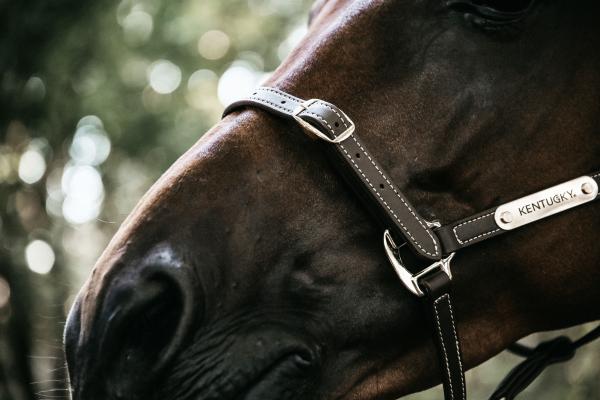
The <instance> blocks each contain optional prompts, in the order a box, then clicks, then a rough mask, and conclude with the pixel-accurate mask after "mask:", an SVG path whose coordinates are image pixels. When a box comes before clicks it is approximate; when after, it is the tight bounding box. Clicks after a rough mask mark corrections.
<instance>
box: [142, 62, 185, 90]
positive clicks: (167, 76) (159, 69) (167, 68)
mask: <svg viewBox="0 0 600 400" xmlns="http://www.w3.org/2000/svg"><path fill="white" fill-rule="evenodd" d="M148 81H149V82H150V87H151V88H152V89H153V90H154V91H155V92H156V93H160V94H169V93H172V92H174V91H175V89H177V88H178V87H179V84H180V83H181V69H179V67H178V66H177V65H175V64H173V63H172V62H171V61H168V60H158V61H156V62H154V63H152V65H150V67H149V69H148Z"/></svg>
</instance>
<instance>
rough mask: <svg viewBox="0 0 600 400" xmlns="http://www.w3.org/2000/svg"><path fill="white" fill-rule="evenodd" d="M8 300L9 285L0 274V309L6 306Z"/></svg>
mask: <svg viewBox="0 0 600 400" xmlns="http://www.w3.org/2000/svg"><path fill="white" fill-rule="evenodd" d="M9 301H10V285H9V284H8V282H7V281H6V279H4V278H3V277H1V276H0V309H2V308H4V307H6V305H7V304H8V302H9Z"/></svg>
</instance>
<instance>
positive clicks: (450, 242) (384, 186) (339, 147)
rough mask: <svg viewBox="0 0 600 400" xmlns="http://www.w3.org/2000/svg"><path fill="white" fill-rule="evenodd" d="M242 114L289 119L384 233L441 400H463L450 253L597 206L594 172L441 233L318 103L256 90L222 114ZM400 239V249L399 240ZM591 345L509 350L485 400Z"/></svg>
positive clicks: (562, 342) (339, 115)
mask: <svg viewBox="0 0 600 400" xmlns="http://www.w3.org/2000/svg"><path fill="white" fill-rule="evenodd" d="M247 106H254V107H258V108H261V109H263V110H266V111H268V112H270V113H273V114H276V115H279V116H282V117H285V118H289V119H292V120H294V121H296V122H297V123H298V124H299V125H300V126H301V127H302V128H303V129H304V131H306V132H307V133H308V134H309V135H311V136H313V137H316V138H319V139H321V140H322V141H323V142H324V143H325V150H326V151H327V154H328V156H329V158H330V159H331V161H332V162H333V165H334V167H335V168H336V170H337V171H338V172H339V173H340V174H341V176H342V177H343V178H344V179H345V180H346V181H347V182H348V183H349V185H350V187H351V188H352V189H353V190H354V191H355V192H356V194H357V195H358V196H359V197H360V198H361V199H362V201H363V203H364V204H365V206H366V207H367V208H368V209H369V211H371V213H372V214H373V215H374V216H375V217H376V218H377V219H378V220H379V222H380V224H381V226H382V227H383V239H382V240H383V249H384V252H385V254H386V256H387V258H388V260H389V261H390V264H391V265H392V267H393V268H394V269H395V271H396V273H397V274H398V277H399V278H400V281H401V282H402V283H403V284H404V286H405V287H406V288H407V289H408V290H409V291H410V292H411V293H413V294H414V295H416V296H418V297H421V298H423V299H424V301H425V304H426V307H427V309H428V312H427V314H428V316H429V319H430V321H431V326H432V329H433V331H434V338H435V343H436V345H437V348H438V353H439V362H440V369H441V371H442V382H443V385H444V396H445V398H446V399H447V400H464V399H466V396H467V395H466V387H465V378H464V368H463V363H462V355H461V346H460V341H459V336H458V334H457V331H456V326H455V322H454V312H453V308H452V295H451V287H452V285H451V283H452V272H451V269H450V262H451V260H452V258H453V257H454V254H455V252H457V251H459V250H462V249H463V248H465V247H468V246H471V245H474V244H476V243H479V242H481V241H484V240H487V239H490V238H493V237H495V236H498V235H501V234H503V233H506V232H509V231H511V230H513V229H516V228H519V227H521V226H523V225H527V224H530V223H532V222H535V221H538V220H540V219H542V218H546V217H548V216H551V215H553V214H557V213H560V212H563V211H566V210H568V209H571V208H573V207H578V206H580V205H583V204H586V203H589V202H592V201H595V200H598V199H599V198H600V196H599V195H598V186H599V185H600V172H597V173H592V174H589V175H583V176H581V177H579V178H575V179H572V180H570V181H568V182H563V183H561V184H558V185H556V186H553V187H550V188H547V189H544V190H542V191H539V192H537V193H534V194H531V195H529V196H525V197H522V198H520V199H517V200H514V201H511V202H509V203H505V204H502V205H500V206H498V207H494V208H491V209H488V210H485V211H482V212H480V213H478V214H475V215H472V216H470V217H468V218H465V219H462V220H460V221H456V222H453V223H451V224H448V225H443V226H442V225H441V224H440V223H439V222H437V221H427V220H425V219H424V218H423V217H421V216H420V215H419V214H418V212H417V211H416V209H415V208H414V207H413V206H412V205H411V204H410V202H409V201H408V199H407V198H406V196H404V195H403V194H402V192H401V191H400V190H399V189H398V188H397V187H396V186H395V185H394V183H393V181H392V179H391V178H390V177H389V175H388V174H387V173H386V172H385V170H384V169H383V168H382V167H381V166H380V165H379V163H377V161H376V160H375V158H374V157H373V155H372V154H371V153H370V152H369V151H368V150H367V148H366V146H365V145H364V144H363V143H362V142H361V140H360V138H359V137H358V136H357V133H356V126H355V124H354V123H353V122H352V120H350V118H348V116H347V115H346V114H345V113H344V112H343V111H341V110H340V109H339V108H338V107H336V106H335V105H333V104H331V103H328V102H325V101H323V100H318V99H312V100H307V101H303V100H301V99H299V98H297V97H294V96H292V95H289V94H287V93H285V92H282V91H281V90H277V89H274V88H269V87H261V88H258V89H256V90H255V91H254V92H253V93H252V95H251V96H249V97H248V98H246V99H243V100H240V101H237V102H235V103H233V104H231V105H230V106H229V107H227V109H226V110H225V112H224V115H227V114H229V113H231V112H232V111H234V110H238V109H240V108H242V107H247ZM400 238H401V239H402V241H400V240H398V239H400ZM397 240H398V241H397ZM397 243H398V244H397ZM400 243H401V244H400ZM597 337H600V327H598V328H596V329H594V330H593V331H591V332H590V333H588V334H587V335H586V336H584V337H582V338H581V339H579V340H577V341H571V340H569V339H568V338H565V337H559V338H556V339H554V340H551V341H548V342H545V343H542V344H540V345H538V346H537V347H536V348H534V349H530V348H527V347H524V346H522V345H514V346H513V347H512V348H511V350H512V351H513V352H515V353H516V354H520V355H522V356H524V357H526V360H525V361H524V362H523V363H521V364H520V365H518V366H517V367H516V368H514V369H513V370H512V371H511V372H510V374H509V375H508V376H507V377H506V378H505V379H504V380H503V381H502V383H501V384H500V385H499V387H498V388H497V389H496V391H495V392H494V394H492V396H491V399H495V400H501V399H513V398H514V397H515V396H516V395H517V394H519V393H520V392H521V391H522V390H524V389H525V388H526V387H527V386H528V385H529V384H530V383H531V382H532V381H533V380H534V379H535V378H536V377H537V376H538V375H539V374H540V373H541V372H542V370H543V369H544V368H545V367H546V366H548V365H550V364H552V363H555V362H558V361H564V360H567V359H570V358H571V357H572V356H573V354H574V353H575V350H576V349H577V348H579V347H580V346H582V345H584V344H586V343H588V342H590V341H591V340H593V339H595V338H597Z"/></svg>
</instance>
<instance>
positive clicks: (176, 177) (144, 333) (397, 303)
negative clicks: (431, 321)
mask: <svg viewBox="0 0 600 400" xmlns="http://www.w3.org/2000/svg"><path fill="white" fill-rule="evenodd" d="M598 8H599V6H598V4H597V2H594V1H581V2H577V4H574V3H572V2H567V1H564V0H562V1H561V0H556V1H537V2H531V1H524V0H513V1H508V2H506V1H499V0H471V1H445V2H444V1H439V0H386V1H383V0H317V1H316V3H315V4H314V6H313V8H312V10H311V13H310V23H309V29H308V33H307V35H306V36H305V37H304V39H303V40H302V41H301V42H300V44H299V45H298V46H297V47H296V48H295V49H294V50H293V51H292V53H291V54H290V56H289V57H288V58H287V59H286V60H285V61H284V62H283V63H282V64H281V65H280V67H279V68H278V69H277V70H276V71H275V72H274V73H273V74H272V75H271V76H270V77H269V78H268V80H267V81H266V83H265V85H268V86H270V87H274V88H278V89H281V90H284V91H286V92H288V93H292V94H294V95H296V96H298V97H302V98H311V97H316V98H321V99H324V100H327V101H329V102H331V103H334V104H336V105H338V106H339V107H340V108H341V109H343V110H344V111H345V112H346V113H347V114H348V116H349V117H351V118H352V120H353V121H354V122H355V124H356V129H357V131H358V132H360V135H361V138H362V139H363V141H364V142H365V143H366V145H367V146H368V147H369V149H370V150H371V154H373V155H375V156H376V157H377V159H378V161H379V163H380V164H381V165H382V166H383V167H384V168H385V169H386V170H387V171H388V172H389V174H390V176H391V178H392V179H393V181H394V182H395V184H396V185H398V187H399V188H400V189H401V190H402V192H403V193H404V194H405V195H406V196H407V197H408V198H409V199H410V200H411V202H412V203H413V204H414V205H415V207H416V208H417V211H418V212H419V213H420V214H421V215H422V216H423V217H424V218H426V219H429V220H434V219H438V220H441V222H442V223H447V222H451V221H456V220H459V219H461V218H464V217H466V216H468V215H471V214H473V213H475V212H478V211H481V210H484V209H486V208H489V207H492V206H495V205H498V204H502V203H504V202H507V201H510V200H513V199H515V198H518V197H520V196H523V195H525V194H528V193H531V192H533V191H536V190H539V189H541V188H544V187H547V186H550V185H552V184H555V183H557V182H561V181H564V180H566V179H570V178H571V177H574V176H579V175H581V174H583V173H585V172H588V171H590V170H593V169H594V168H598V155H599V154H600V139H599V136H598V133H599V131H600V116H599V114H598V104H600V74H599V73H598V71H599V70H600V53H599V52H598V51H597V49H598V48H600V32H599V30H600V26H599V25H598V24H597V21H596V19H597V18H596V16H597V15H598V11H599V10H598ZM507 16H508V17H507ZM599 219H600V207H597V206H587V207H581V208H577V209H575V210H571V211H569V212H568V213H562V214H560V215H557V216H554V217H552V218H548V219H545V220H543V221H540V222H538V223H536V224H532V225H530V226H527V227H523V228H521V229H519V230H515V231H514V232H510V233H509V234H506V235H503V236H501V237H498V238H496V239H494V240H491V241H485V242H481V243H478V244H476V245H473V246H471V247H470V248H467V249H465V250H464V251H462V252H460V253H457V255H456V257H455V259H454V261H453V270H452V272H453V275H454V278H453V296H454V307H455V311H456V329H457V331H458V334H459V336H460V338H461V341H462V351H463V357H464V358H463V362H464V365H465V367H466V368H472V367H475V366H477V365H479V364H480V363H482V362H484V361H485V360H488V359H489V358H491V357H493V356H494V355H496V354H498V353H499V352H501V351H502V350H504V349H506V348H507V347H508V346H509V345H510V344H511V343H513V342H515V341H516V340H518V339H519V338H522V337H524V336H526V335H528V334H531V333H533V332H539V331H544V330H551V329H558V328H563V327H569V326H573V325H577V324H581V323H584V322H587V321H593V320H597V319H599V318H600V309H599V308H598V307H592V306H590V305H593V304H598V303H599V302H600V291H599V290H598V289H597V288H598V285H599V284H600V269H599V268H597V266H598V260H600V246H598V245H597V237H598V224H597V222H598V221H599ZM421 307H422V305H421V304H420V301H419V299H418V298H417V297H415V296H414V295H412V294H411V293H409V291H408V290H406V289H405V288H404V287H402V285H401V284H400V283H399V280H398V277H397V276H396V275H395V273H394V271H393V269H392V268H391V267H390V265H389V262H388V260H387V259H386V257H385V254H384V252H383V250H382V246H381V228H380V226H379V225H378V224H377V223H376V222H375V220H373V219H372V218H371V216H370V215H369V213H368V212H367V211H366V210H365V208H364V207H363V205H362V204H361V202H360V201H359V199H358V198H357V197H356V196H355V195H354V194H353V193H352V191H351V189H350V188H349V186H348V185H347V184H346V183H344V181H343V180H341V179H340V177H339V176H338V174H337V173H336V172H335V171H334V169H333V168H332V167H331V164H330V161H329V160H328V158H327V156H326V155H325V153H324V152H323V150H322V143H320V141H319V140H313V138H311V137H309V136H307V135H306V134H304V133H303V131H302V130H301V129H300V127H299V126H298V125H297V124H293V123H290V122H289V121H285V120H283V119H281V118H277V117H275V116H273V115H271V114H268V113H265V112H264V111H262V110H258V109H256V108H243V109H240V110H236V111H235V112H233V113H231V114H229V115H228V116H227V117H225V118H224V119H223V120H221V121H220V122H219V123H218V124H216V126H214V127H213V128H212V129H211V130H210V131H209V132H208V133H206V134H205V135H203V136H202V137H201V138H200V140H199V141H198V142H197V143H196V144H195V145H194V146H193V147H192V148H190V149H189V150H188V151H187V152H186V153H185V154H183V155H182V156H181V157H180V158H179V159H178V160H177V161H176V162H175V163H174V164H173V165H172V166H171V167H170V168H169V169H168V170H167V171H166V172H165V173H164V175H163V176H162V177H161V178H160V179H159V180H158V181H157V182H156V183H155V184H154V185H153V186H152V188H151V189H150V190H149V191H148V193H146V194H145V195H144V196H143V198H142V199H141V200H140V202H139V203H138V205H137V206H136V207H135V209H134V210H133V211H132V213H131V214H130V215H129V216H128V218H127V219H126V220H125V222H124V223H123V224H122V226H121V227H120V229H119V230H118V232H117V233H116V235H115V236H114V237H113V239H112V240H111V242H110V243H109V245H108V247H107V248H106V249H105V251H104V252H103V253H102V255H101V256H100V258H99V260H98V261H97V263H96V265H95V266H94V268H93V270H92V272H91V275H90V277H89V279H88V281H87V283H86V284H85V285H84V287H83V288H82V289H81V292H80V294H79V296H78V298H77V300H76V301H75V303H74V305H73V308H72V310H71V312H70V314H69V317H68V321H67V326H66V330H65V351H66V359H67V363H68V370H69V375H70V385H71V393H72V398H73V399H75V400H80V399H86V400H96V399H142V398H144V399H169V400H191V399H223V400H226V399H241V398H244V399H261V400H268V399H280V400H281V399H289V400H293V399H315V400H329V399H364V400H370V399H395V398H398V397H400V396H403V395H406V394H409V393H413V392H415V391H419V390H423V389H425V388H428V387H431V386H433V385H436V384H438V383H439V382H440V368H438V364H437V362H436V352H435V348H434V345H433V341H432V339H431V333H430V331H429V327H428V324H427V323H426V322H425V321H424V318H423V314H422V308H421Z"/></svg>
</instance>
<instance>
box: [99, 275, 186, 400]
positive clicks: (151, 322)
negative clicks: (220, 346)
mask: <svg viewBox="0 0 600 400" xmlns="http://www.w3.org/2000/svg"><path fill="white" fill-rule="evenodd" d="M185 303H186V296H185V292H184V289H183V288H182V287H181V284H180V283H179V282H178V281H177V280H175V279H171V277H170V276H166V275H154V276H152V277H150V278H145V279H142V280H141V281H139V282H136V283H135V285H129V286H125V287H121V288H118V289H116V290H115V291H114V292H112V293H109V296H108V297H107V298H106V302H105V307H103V312H102V319H104V321H105V328H104V330H103V331H102V332H101V338H100V344H99V348H98V355H99V360H98V364H99V366H101V370H103V371H106V372H105V373H106V375H107V376H106V382H107V386H108V387H112V388H113V390H114V393H115V394H117V395H118V396H119V397H123V398H128V399H129V398H134V397H135V396H133V395H132V394H133V393H135V394H136V396H137V395H139V389H140V386H143V385H144V383H146V382H147V381H148V380H150V379H152V378H153V377H154V375H155V374H156V373H158V372H159V370H160V369H161V368H162V367H164V365H165V364H166V363H167V362H168V361H169V360H170V359H171V358H172V356H173V354H174V353H175V351H176V350H177V349H178V348H179V346H180V344H181V341H182V340H183V338H184V336H185V334H186V331H187V325H188V322H189V321H188V320H189V317H188V315H187V313H186V309H187V308H188V307H186V304H185ZM148 366H152V367H151V370H150V371H149V370H148ZM123 376H128V379H126V380H124V379H123Z"/></svg>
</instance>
